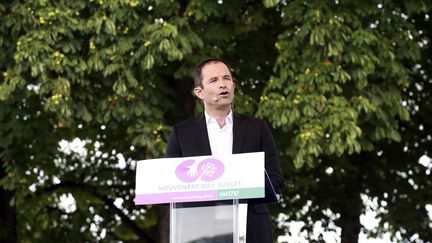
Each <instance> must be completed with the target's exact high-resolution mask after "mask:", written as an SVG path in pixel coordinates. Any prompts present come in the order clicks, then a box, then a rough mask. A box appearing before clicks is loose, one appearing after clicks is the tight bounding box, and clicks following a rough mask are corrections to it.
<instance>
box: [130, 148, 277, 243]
mask: <svg viewBox="0 0 432 243" xmlns="http://www.w3.org/2000/svg"><path fill="white" fill-rule="evenodd" d="M263 171H265V170H264V152H254V153H243V154H232V155H231V154H227V155H211V156H210V155H209V156H195V157H182V158H163V159H151V160H140V161H138V162H137V168H136V188H135V199H134V201H135V205H151V204H167V203H169V205H170V242H171V243H241V242H245V238H244V237H246V235H245V233H246V232H245V229H246V217H247V212H246V210H245V209H246V208H245V205H243V204H244V203H248V204H250V203H269V202H277V201H278V198H277V195H276V194H275V191H274V189H273V186H272V185H271V182H270V180H269V177H268V175H267V173H263ZM156 172H157V173H156ZM246 172H247V173H246ZM243 234H244V235H243ZM246 241H247V239H246Z"/></svg>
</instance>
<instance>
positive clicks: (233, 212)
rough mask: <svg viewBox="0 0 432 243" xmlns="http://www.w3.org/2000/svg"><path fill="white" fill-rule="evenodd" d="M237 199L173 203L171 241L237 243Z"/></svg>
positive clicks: (171, 209) (180, 242) (178, 242)
mask: <svg viewBox="0 0 432 243" xmlns="http://www.w3.org/2000/svg"><path fill="white" fill-rule="evenodd" d="M238 205H239V204H238V200H229V201H223V202H220V201H219V202H205V203H201V202H200V203H171V204H170V207H171V208H170V214H171V215H170V221H171V222H170V223H171V225H170V243H238Z"/></svg>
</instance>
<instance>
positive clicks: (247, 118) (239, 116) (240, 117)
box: [234, 112, 264, 123]
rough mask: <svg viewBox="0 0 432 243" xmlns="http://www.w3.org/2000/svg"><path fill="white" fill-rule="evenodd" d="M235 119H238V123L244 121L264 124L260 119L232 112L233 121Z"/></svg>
mask: <svg viewBox="0 0 432 243" xmlns="http://www.w3.org/2000/svg"><path fill="white" fill-rule="evenodd" d="M236 119H238V120H240V121H246V122H256V123H263V122H264V120H263V119H261V118H258V117H254V116H250V115H246V114H242V113H237V112H234V121H235V120H236Z"/></svg>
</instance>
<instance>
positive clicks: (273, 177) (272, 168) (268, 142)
mask: <svg viewBox="0 0 432 243" xmlns="http://www.w3.org/2000/svg"><path fill="white" fill-rule="evenodd" d="M261 134H262V137H261V146H262V150H263V151H264V152H265V169H266V171H267V174H268V175H269V177H270V181H271V183H272V184H273V187H274V189H275V191H276V193H278V194H280V193H281V192H282V189H283V186H284V182H283V177H282V172H281V165H280V159H279V155H278V151H277V149H276V145H275V142H274V140H273V136H272V134H271V131H270V129H269V127H268V125H267V123H266V122H265V121H263V126H262V132H261Z"/></svg>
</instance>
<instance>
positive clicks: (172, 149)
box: [165, 127, 182, 158]
mask: <svg viewBox="0 0 432 243" xmlns="http://www.w3.org/2000/svg"><path fill="white" fill-rule="evenodd" d="M165 157H166V158H177V157H182V153H181V150H180V144H179V142H178V137H177V132H176V127H173V128H172V131H171V136H170V138H169V139H168V143H167V147H166V151H165Z"/></svg>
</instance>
